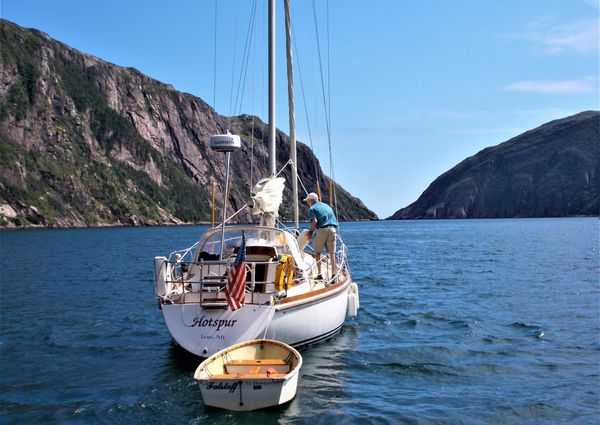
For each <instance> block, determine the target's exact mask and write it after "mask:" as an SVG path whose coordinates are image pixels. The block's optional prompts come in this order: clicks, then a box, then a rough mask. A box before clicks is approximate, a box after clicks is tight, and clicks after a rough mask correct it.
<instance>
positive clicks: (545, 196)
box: [390, 111, 600, 219]
mask: <svg viewBox="0 0 600 425" xmlns="http://www.w3.org/2000/svg"><path fill="white" fill-rule="evenodd" d="M599 133H600V113H599V112H596V111H588V112H582V113H580V114H577V115H573V116H570V117H567V118H564V119H559V120H556V121H552V122H549V123H547V124H544V125H542V126H541V127H538V128H536V129H534V130H531V131H528V132H526V133H523V134H521V135H520V136H517V137H515V138H513V139H511V140H509V141H507V142H504V143H502V144H500V145H497V146H494V147H490V148H487V149H484V150H482V151H481V152H479V153H478V154H476V155H474V156H472V157H470V158H467V159H466V160H464V161H463V162H461V163H460V164H458V165H457V166H455V167H454V168H452V169H451V170H449V171H447V172H446V173H444V174H442V175H441V176H440V177H438V178H437V179H436V180H435V181H434V182H433V183H431V185H430V186H429V187H428V188H427V190H425V192H423V194H422V195H421V196H420V197H419V199H418V200H417V201H416V202H414V203H413V204H411V205H409V206H408V207H406V208H402V209H401V210H399V211H397V212H396V213H395V214H394V215H392V216H391V217H390V219H410V218H484V217H560V216H577V215H591V216H597V215H598V214H599V212H600V202H599V187H600V134H599Z"/></svg>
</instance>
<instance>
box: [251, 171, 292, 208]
mask: <svg viewBox="0 0 600 425" xmlns="http://www.w3.org/2000/svg"><path fill="white" fill-rule="evenodd" d="M284 186H285V179H284V178H282V177H269V178H265V179H262V180H260V181H259V182H258V183H256V186H254V190H253V191H252V192H253V193H252V201H253V205H252V207H250V213H251V214H262V215H267V216H271V217H277V216H278V215H279V206H280V205H281V201H282V200H283V188H284Z"/></svg>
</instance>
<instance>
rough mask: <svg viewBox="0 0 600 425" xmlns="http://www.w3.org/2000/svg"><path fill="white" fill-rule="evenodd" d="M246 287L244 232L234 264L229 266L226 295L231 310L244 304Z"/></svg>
mask: <svg viewBox="0 0 600 425" xmlns="http://www.w3.org/2000/svg"><path fill="white" fill-rule="evenodd" d="M245 289H246V235H245V234H244V232H242V244H241V245H240V250H239V251H238V253H237V256H236V257H235V261H234V262H233V265H232V266H231V267H230V268H229V275H228V276H227V286H226V287H225V297H226V298H227V304H229V308H230V309H231V311H235V310H237V309H238V308H241V307H243V306H244V302H245V293H244V291H245Z"/></svg>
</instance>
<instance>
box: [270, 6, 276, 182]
mask: <svg viewBox="0 0 600 425" xmlns="http://www.w3.org/2000/svg"><path fill="white" fill-rule="evenodd" d="M276 128H277V127H276V126H275V0H269V175H271V176H274V175H275V173H276V172H277V170H276V168H277V165H276V159H275V137H276Z"/></svg>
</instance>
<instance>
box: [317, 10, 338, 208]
mask: <svg viewBox="0 0 600 425" xmlns="http://www.w3.org/2000/svg"><path fill="white" fill-rule="evenodd" d="M327 4H329V3H327ZM312 5H313V16H314V23H315V34H316V37H317V53H318V57H319V70H320V74H321V93H322V95H323V107H324V109H325V126H326V128H327V142H328V145H329V166H330V169H331V170H333V161H332V159H333V155H332V149H331V122H330V119H329V117H330V111H329V110H330V107H328V105H327V97H326V95H325V79H324V76H323V61H322V59H321V42H320V37H319V23H318V21H317V8H316V5H315V0H313V1H312ZM328 10H329V9H328ZM327 19H328V20H329V13H327ZM328 25H329V23H328ZM328 44H329V38H328ZM328 49H329V47H328ZM329 183H330V189H329V199H330V204H333V175H331V176H330V179H329ZM336 210H337V206H336Z"/></svg>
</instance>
